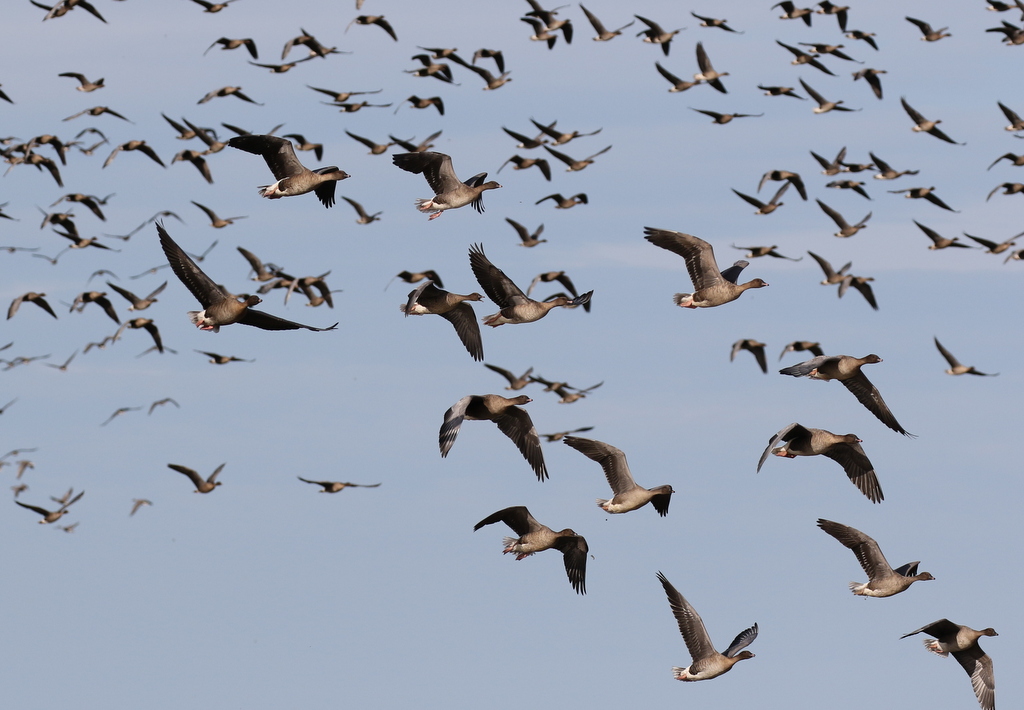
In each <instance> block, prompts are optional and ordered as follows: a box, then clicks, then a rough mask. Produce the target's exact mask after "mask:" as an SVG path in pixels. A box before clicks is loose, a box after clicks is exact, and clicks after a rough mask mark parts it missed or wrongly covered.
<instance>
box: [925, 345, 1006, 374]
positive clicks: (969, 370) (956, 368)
mask: <svg viewBox="0 0 1024 710" xmlns="http://www.w3.org/2000/svg"><path fill="white" fill-rule="evenodd" d="M935 347H937V348H938V349H939V352H940V353H942V357H944V358H946V362H948V363H949V369H948V370H946V374H947V375H981V376H982V377H995V376H996V375H998V374H999V373H998V372H993V373H988V372H981V371H979V370H975V369H974V365H961V364H960V361H959V360H957V359H956V357H954V356H953V353H951V352H949V351H948V350H946V348H944V347H942V343H940V342H939V339H938V338H935Z"/></svg>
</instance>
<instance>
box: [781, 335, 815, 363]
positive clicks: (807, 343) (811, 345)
mask: <svg viewBox="0 0 1024 710" xmlns="http://www.w3.org/2000/svg"><path fill="white" fill-rule="evenodd" d="M804 351H810V352H811V354H813V355H815V356H817V355H824V354H825V352H824V351H823V350H822V349H821V343H818V342H815V341H813V340H794V341H793V342H792V343H789V344H788V345H786V347H784V348H783V349H782V352H781V353H779V359H780V360H781V359H782V357H783V356H784V355H785V354H786V353H795V352H804Z"/></svg>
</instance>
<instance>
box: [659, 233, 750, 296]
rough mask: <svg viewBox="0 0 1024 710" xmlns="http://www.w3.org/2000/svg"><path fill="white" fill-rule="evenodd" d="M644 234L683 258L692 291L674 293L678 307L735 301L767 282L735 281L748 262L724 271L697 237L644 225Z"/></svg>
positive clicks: (712, 252)
mask: <svg viewBox="0 0 1024 710" xmlns="http://www.w3.org/2000/svg"><path fill="white" fill-rule="evenodd" d="M644 238H645V239H646V240H647V241H649V242H650V243H651V244H654V245H655V246H658V247H661V248H662V249H668V250H669V251H671V252H673V253H674V254H678V255H679V256H681V257H683V258H684V259H685V260H686V270H687V271H688V272H689V274H690V280H691V281H692V282H693V288H694V292H693V293H677V294H676V295H675V296H673V300H674V301H675V303H676V305H677V306H679V307H680V308H712V307H714V306H721V305H723V304H725V303H729V302H730V301H735V300H736V299H737V298H739V297H740V296H741V295H743V292H744V291H746V290H747V289H751V288H763V287H765V286H767V285H768V284H767V283H766V282H765V281H763V280H761V279H753V280H752V281H748V282H746V283H743V284H737V283H736V278H737V277H738V276H739V274H740V272H741V271H742V270H743V268H744V267H746V266H747V262H745V261H738V262H736V263H735V264H734V265H733V267H730V268H729V269H727V270H726V272H727V273H726V274H723V273H722V272H721V271H719V269H718V263H717V262H716V261H715V252H714V249H712V247H711V245H710V244H708V243H707V242H706V241H704V240H703V239H700V238H699V237H695V236H693V235H691V234H683V233H682V232H672V231H669V230H667V229H654V228H652V227H644ZM737 267H738V268H737ZM729 277H731V278H729Z"/></svg>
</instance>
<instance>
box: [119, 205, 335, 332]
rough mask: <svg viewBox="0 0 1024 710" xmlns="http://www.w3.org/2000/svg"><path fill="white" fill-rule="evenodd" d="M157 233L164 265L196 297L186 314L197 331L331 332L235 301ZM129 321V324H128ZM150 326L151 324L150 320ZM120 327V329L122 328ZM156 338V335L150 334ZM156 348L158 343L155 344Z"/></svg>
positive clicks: (253, 299)
mask: <svg viewBox="0 0 1024 710" xmlns="http://www.w3.org/2000/svg"><path fill="white" fill-rule="evenodd" d="M156 229H157V234H158V235H159V237H160V246H161V247H162V248H163V251H164V255H165V256H166V257H167V261H168V263H169V264H170V265H171V270H172V271H173V272H174V275H175V276H177V277H178V279H180V280H181V282H182V283H183V284H185V286H186V288H188V290H189V291H191V292H192V295H193V296H195V297H196V299H197V300H198V301H199V303H200V305H202V306H203V310H201V311H189V314H188V315H189V319H190V320H191V321H192V324H193V325H195V326H196V327H197V328H199V329H201V330H212V331H213V332H214V333H217V332H219V331H220V327H221V326H223V325H230V324H232V323H241V324H243V325H251V326H254V327H256V328H260V329H262V330H297V329H299V328H305V329H306V330H313V331H324V330H335V329H336V328H337V327H338V324H337V323H335V324H334V325H332V326H330V327H329V328H314V327H313V326H309V325H302V324H301V323H294V322H292V321H289V320H285V319H284V318H278V317H277V316H272V315H270V314H269V313H263V312H262V311H256V310H252V308H251V306H255V305H257V304H259V303H261V302H262V299H261V298H260V297H259V296H255V295H252V296H248V297H247V298H246V299H245V300H243V301H239V300H238V298H237V297H236V296H234V295H232V294H230V293H228V292H227V291H225V290H224V289H223V288H221V287H220V286H218V285H217V284H216V283H214V282H213V280H212V279H211V278H210V277H209V276H207V275H206V274H205V273H204V272H203V270H202V269H200V268H199V267H198V266H197V265H196V263H195V262H194V261H193V260H192V259H191V257H189V255H188V254H186V253H185V251H184V250H183V249H182V248H181V247H180V246H178V244H177V243H176V242H175V241H174V240H173V239H171V235H170V234H168V233H167V230H165V229H164V228H163V227H162V226H161V225H159V224H158V225H157V227H156ZM136 320H137V321H141V320H148V319H136ZM129 322H131V321H129ZM150 324H152V321H150ZM123 327H124V326H122V328H123ZM131 327H143V326H131ZM154 339H156V335H154ZM157 344H158V345H159V341H157Z"/></svg>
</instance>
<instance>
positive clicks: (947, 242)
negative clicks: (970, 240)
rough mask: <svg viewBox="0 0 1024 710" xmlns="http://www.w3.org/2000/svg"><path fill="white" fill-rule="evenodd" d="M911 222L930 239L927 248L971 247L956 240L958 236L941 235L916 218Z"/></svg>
mask: <svg viewBox="0 0 1024 710" xmlns="http://www.w3.org/2000/svg"><path fill="white" fill-rule="evenodd" d="M913 222H914V224H916V225H917V227H918V229H920V230H921V231H922V232H924V233H925V234H926V235H927V236H928V238H929V239H931V240H932V243H931V244H929V245H928V248H929V249H945V248H947V247H961V248H963V249H971V248H972V247H971V246H970V245H969V244H963V243H961V242H959V241H957V240H958V239H959V237H953V238H952V239H950V238H949V237H944V236H942V235H941V234H939V233H938V232H936V231H935V230H934V229H931V228H929V227H926V226H924V225H923V224H921V223H920V222H918V221H917V220H916V219H915V220H913Z"/></svg>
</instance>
